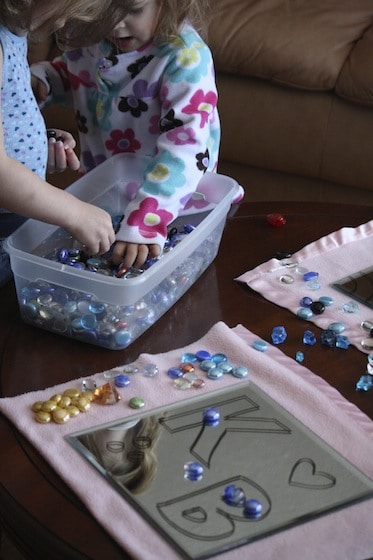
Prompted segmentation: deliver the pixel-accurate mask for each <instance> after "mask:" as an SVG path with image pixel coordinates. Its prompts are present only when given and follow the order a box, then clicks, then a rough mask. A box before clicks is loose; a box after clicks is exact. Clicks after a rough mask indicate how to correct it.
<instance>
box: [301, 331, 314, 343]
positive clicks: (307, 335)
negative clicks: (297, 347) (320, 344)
mask: <svg viewBox="0 0 373 560" xmlns="http://www.w3.org/2000/svg"><path fill="white" fill-rule="evenodd" d="M316 342H317V341H316V336H315V335H314V333H313V332H312V331H304V334H303V344H306V345H307V346H313V345H314V344H316Z"/></svg>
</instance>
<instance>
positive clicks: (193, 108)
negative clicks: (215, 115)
mask: <svg viewBox="0 0 373 560" xmlns="http://www.w3.org/2000/svg"><path fill="white" fill-rule="evenodd" d="M217 101H218V96H217V95H216V93H214V92H213V91H209V92H207V93H206V94H205V93H204V91H203V90H202V89H199V90H197V91H196V93H195V94H194V95H193V96H192V98H191V99H190V103H189V105H187V106H186V107H184V109H183V113H185V114H187V115H196V114H198V113H199V114H200V116H201V124H200V125H199V126H200V128H203V127H204V126H205V124H207V123H208V119H209V116H210V115H211V114H212V112H213V110H214V109H215V107H216V104H217Z"/></svg>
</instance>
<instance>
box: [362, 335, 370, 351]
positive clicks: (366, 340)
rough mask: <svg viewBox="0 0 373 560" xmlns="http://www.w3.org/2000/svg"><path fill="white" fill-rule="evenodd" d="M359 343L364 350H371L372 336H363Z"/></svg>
mask: <svg viewBox="0 0 373 560" xmlns="http://www.w3.org/2000/svg"><path fill="white" fill-rule="evenodd" d="M360 344H361V346H362V347H363V348H365V350H373V338H364V340H362V341H361V343H360Z"/></svg>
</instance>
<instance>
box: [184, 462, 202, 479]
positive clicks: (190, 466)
mask: <svg viewBox="0 0 373 560" xmlns="http://www.w3.org/2000/svg"><path fill="white" fill-rule="evenodd" d="M202 477H203V466H202V465H201V463H198V462H197V461H188V462H187V463H185V465H184V478H186V479H188V480H192V481H193V482H195V481H198V480H202Z"/></svg>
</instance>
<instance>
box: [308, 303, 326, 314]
mask: <svg viewBox="0 0 373 560" xmlns="http://www.w3.org/2000/svg"><path fill="white" fill-rule="evenodd" d="M310 309H311V311H312V312H313V313H314V314H315V315H321V314H322V313H324V311H325V305H324V304H323V303H322V302H321V301H314V302H312V303H311V305H310Z"/></svg>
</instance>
